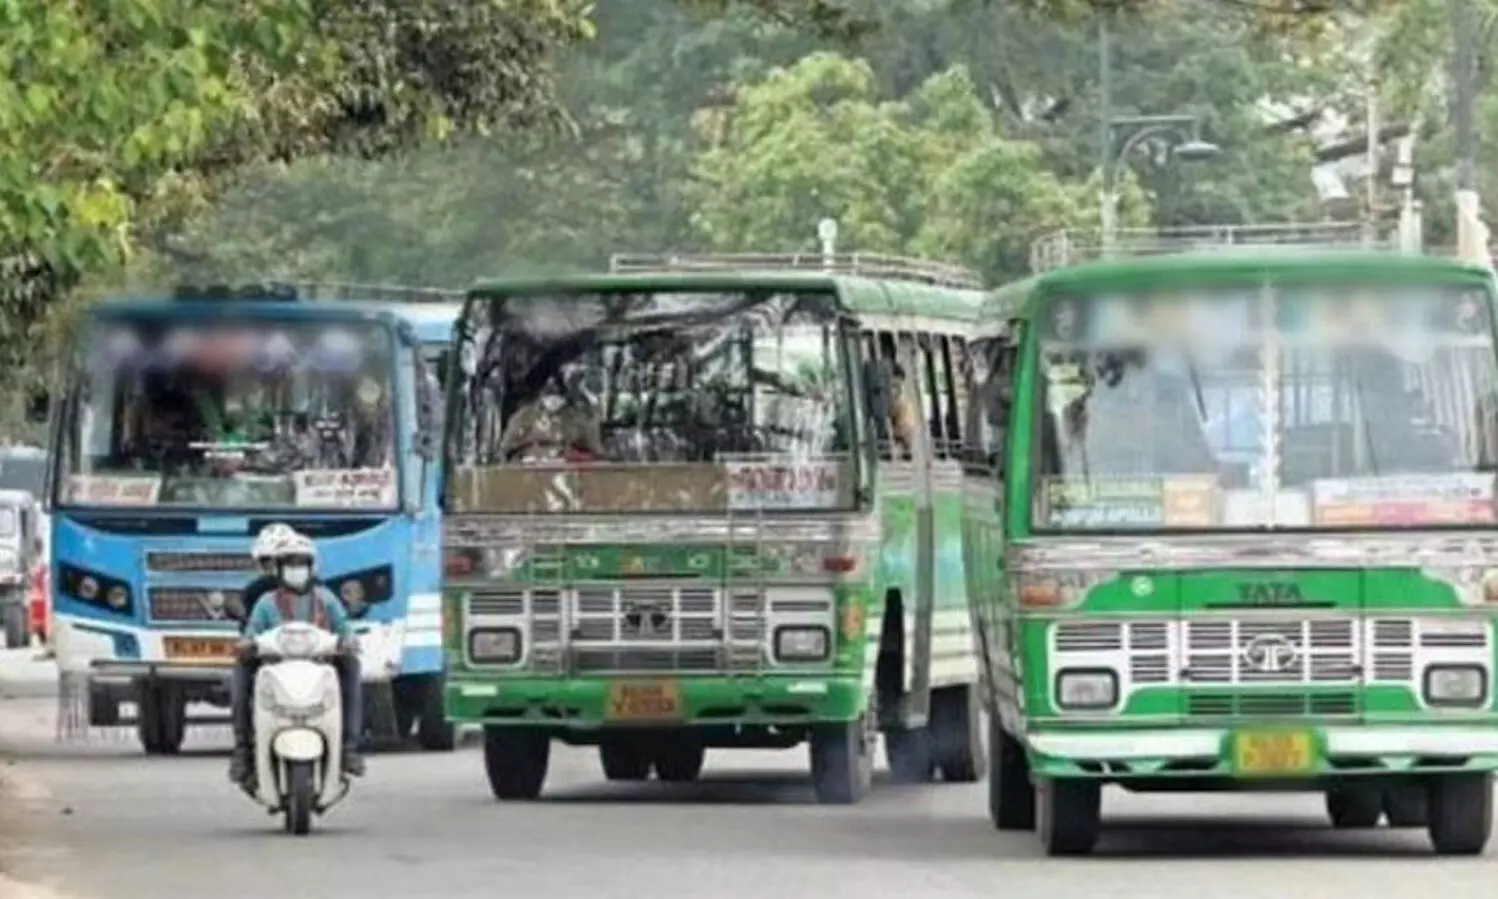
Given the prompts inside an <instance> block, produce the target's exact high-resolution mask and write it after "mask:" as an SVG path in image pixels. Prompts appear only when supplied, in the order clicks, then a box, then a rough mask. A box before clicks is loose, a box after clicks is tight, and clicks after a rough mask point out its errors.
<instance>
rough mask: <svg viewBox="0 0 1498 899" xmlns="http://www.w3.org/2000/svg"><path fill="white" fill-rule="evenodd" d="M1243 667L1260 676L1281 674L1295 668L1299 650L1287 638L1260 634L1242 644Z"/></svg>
mask: <svg viewBox="0 0 1498 899" xmlns="http://www.w3.org/2000/svg"><path fill="white" fill-rule="evenodd" d="M1240 655H1241V658H1242V661H1243V667H1244V668H1247V669H1249V670H1250V671H1257V672H1258V673H1260V674H1283V673H1285V672H1287V671H1289V670H1290V669H1291V668H1293V667H1295V662H1296V660H1297V659H1299V658H1300V650H1299V649H1297V648H1296V646H1295V643H1294V642H1293V641H1291V640H1290V638H1289V637H1284V636H1281V635H1279V634H1260V635H1259V636H1257V637H1254V638H1253V639H1252V640H1249V641H1248V642H1247V643H1245V644H1243V649H1242V651H1241V653H1240Z"/></svg>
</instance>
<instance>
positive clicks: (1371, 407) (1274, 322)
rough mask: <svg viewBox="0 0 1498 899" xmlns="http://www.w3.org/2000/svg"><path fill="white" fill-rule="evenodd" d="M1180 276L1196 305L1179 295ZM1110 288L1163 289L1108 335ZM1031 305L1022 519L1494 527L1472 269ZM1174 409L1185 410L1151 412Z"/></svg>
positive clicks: (1122, 528)
mask: <svg viewBox="0 0 1498 899" xmlns="http://www.w3.org/2000/svg"><path fill="white" fill-rule="evenodd" d="M1422 292H1423V293H1422ZM1191 294H1196V295H1200V296H1203V297H1205V298H1206V299H1207V301H1206V302H1205V303H1202V304H1200V305H1201V306H1203V307H1204V308H1209V310H1210V311H1209V314H1204V315H1195V317H1193V313H1190V312H1187V311H1182V310H1184V309H1185V308H1186V304H1188V303H1190V302H1192V301H1191V300H1188V299H1184V298H1183V297H1184V296H1186V295H1191ZM1229 295H1231V296H1232V297H1235V298H1236V300H1237V302H1234V300H1231V299H1227V297H1228V296H1229ZM1411 297H1414V298H1416V299H1413V300H1412V299H1410V298H1411ZM1214 298H1221V299H1214ZM1110 301H1117V308H1122V307H1123V306H1126V305H1127V304H1129V303H1131V302H1135V301H1142V303H1141V305H1142V307H1143V308H1147V309H1151V310H1165V309H1168V308H1171V306H1172V304H1177V307H1178V308H1173V309H1171V311H1169V312H1168V313H1163V314H1164V315H1165V317H1164V318H1161V317H1158V315H1157V316H1156V317H1154V318H1151V317H1150V316H1149V315H1143V316H1141V317H1140V322H1142V323H1143V324H1136V325H1133V326H1131V327H1132V328H1134V330H1132V331H1129V332H1128V333H1127V334H1126V335H1125V334H1123V333H1122V332H1120V333H1119V334H1117V335H1115V334H1113V333H1112V331H1111V330H1110V329H1113V328H1115V327H1118V326H1117V325H1115V324H1111V323H1110V324H1103V325H1100V324H1097V323H1098V322H1101V321H1102V320H1104V319H1108V320H1109V322H1113V321H1114V320H1115V318H1110V316H1116V313H1115V312H1114V311H1112V310H1106V311H1105V310H1104V307H1105V306H1106V305H1107V304H1108V303H1109V302H1110ZM1152 301H1153V302H1152ZM1234 307H1236V308H1234ZM1036 314H1037V317H1038V320H1039V321H1040V323H1041V327H1038V328H1035V329H1032V334H1033V339H1032V340H1033V345H1032V346H1031V348H1030V353H1031V359H1032V360H1033V374H1034V376H1035V377H1034V381H1033V387H1032V390H1031V391H1030V392H1029V397H1030V400H1029V401H1030V402H1032V403H1033V404H1034V405H1033V407H1032V412H1033V415H1032V419H1031V420H1032V427H1031V428H1030V440H1029V454H1030V459H1029V461H1028V465H1027V475H1028V493H1029V499H1028V501H1027V510H1028V511H1027V515H1026V517H1027V520H1028V525H1029V529H1030V531H1031V532H1032V533H1034V534H1036V535H1037V536H1085V537H1093V536H1140V537H1154V536H1161V535H1172V534H1176V535H1179V534H1193V533H1194V534H1214V535H1231V534H1234V533H1238V534H1242V533H1265V532H1276V533H1279V532H1288V533H1297V532H1305V533H1316V534H1332V533H1339V532H1342V533H1345V532H1350V531H1359V532H1362V531H1379V532H1402V531H1412V530H1470V529H1484V528H1486V529H1492V528H1494V527H1498V486H1495V480H1498V422H1495V418H1494V416H1495V413H1498V339H1495V328H1494V298H1493V295H1492V291H1491V289H1490V288H1489V287H1487V286H1477V285H1473V284H1471V283H1451V282H1445V281H1440V280H1432V281H1430V282H1427V283H1416V284H1395V285H1368V284H1362V283H1359V282H1349V283H1343V284H1327V283H1322V282H1317V283H1314V284H1300V283H1297V282H1296V281H1294V280H1291V279H1262V280H1259V281H1257V282H1254V283H1245V284H1240V285H1214V286H1204V287H1202V288H1201V289H1198V290H1194V291H1193V290H1190V289H1189V288H1188V289H1181V288H1179V287H1173V288H1172V289H1171V290H1169V291H1162V292H1159V293H1157V294H1155V295H1150V293H1149V291H1147V290H1130V291H1120V292H1119V293H1118V294H1117V295H1115V296H1107V297H1104V296H1101V295H1092V296H1083V295H1076V294H1057V295H1054V296H1051V297H1047V298H1045V299H1044V300H1043V301H1042V303H1041V304H1040V305H1039V306H1038V307H1037V313H1036ZM1151 315H1156V313H1153V312H1152V313H1151ZM1235 316H1236V317H1235ZM1401 316H1404V317H1403V318H1401ZM1410 316H1413V317H1410ZM1427 319H1428V320H1429V322H1431V323H1434V324H1431V323H1423V324H1418V326H1415V324H1414V323H1415V322H1416V321H1417V320H1418V321H1419V322H1426V321H1427ZM1437 320H1439V321H1437ZM1390 322H1398V323H1399V324H1398V325H1397V326H1396V325H1391V324H1390ZM1265 323H1268V324H1267V325H1266V324H1265ZM1099 328H1101V329H1102V331H1105V332H1108V333H1106V334H1103V335H1101V336H1099V333H1098V330H1097V329H1099ZM1061 329H1070V330H1073V331H1074V332H1075V333H1076V335H1077V336H1076V337H1075V338H1067V339H1059V338H1058V336H1057V333H1058V330H1061ZM1084 335H1085V336H1084ZM1308 335H1309V336H1308ZM1188 347H1189V349H1188ZM1204 360H1205V361H1204ZM1428 372H1434V374H1429V373H1428ZM1131 379H1132V381H1133V385H1134V386H1132V387H1131V386H1130V382H1131ZM1443 379H1444V380H1443ZM1422 391H1423V392H1422ZM1109 393H1117V394H1118V397H1117V398H1116V399H1114V400H1111V401H1110V400H1108V399H1107V395H1108V394H1109ZM1235 394H1236V396H1237V398H1238V400H1239V402H1238V408H1239V413H1240V414H1239V415H1238V416H1237V417H1236V418H1235V417H1234V415H1233V413H1232V412H1231V411H1229V410H1231V409H1233V408H1234V405H1233V399H1232V397H1233V395H1235ZM1099 397H1102V399H1099ZM1348 397H1351V399H1349V398H1348ZM1245 399H1246V402H1244V400H1245ZM1479 400H1480V402H1479ZM1053 406H1054V407H1055V408H1052V407H1053ZM1110 406H1111V408H1109V407H1110ZM1244 406H1246V407H1247V412H1248V415H1247V416H1244V415H1242V414H1241V413H1242V412H1243V407H1244ZM1453 410H1455V411H1453ZM1188 420H1191V421H1194V423H1195V425H1196V428H1188V429H1187V431H1178V430H1177V429H1175V428H1173V427H1169V426H1166V427H1161V428H1152V427H1151V423H1152V422H1162V423H1164V424H1166V425H1169V424H1170V423H1171V422H1182V423H1184V422H1187V421H1188ZM1484 422H1486V424H1484ZM1197 428H1199V429H1200V430H1199V432H1198V430H1197ZM1271 430H1272V433H1273V435H1274V439H1273V440H1266V439H1265V435H1266V433H1269V432H1270V431H1271ZM1110 431H1111V432H1112V433H1111V435H1110ZM1188 431H1189V433H1188ZM1344 432H1351V434H1352V436H1351V437H1347V436H1345V435H1344ZM1328 435H1330V436H1328ZM1198 438H1200V439H1198ZM1464 452H1465V455H1463V453H1464ZM1161 453H1164V455H1161ZM1068 459H1069V460H1070V461H1067V460H1068ZM1079 460H1081V461H1079ZM1141 460H1145V461H1143V463H1142V464H1141ZM1057 466H1061V467H1060V468H1058V467H1057ZM1068 466H1069V467H1068ZM1266 472H1272V474H1268V475H1266ZM1426 493H1430V494H1432V497H1433V498H1432V497H1426V496H1425V495H1424V494H1426Z"/></svg>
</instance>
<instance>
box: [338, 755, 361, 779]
mask: <svg viewBox="0 0 1498 899" xmlns="http://www.w3.org/2000/svg"><path fill="white" fill-rule="evenodd" d="M343 773H344V774H347V775H348V776H349V777H363V776H364V756H362V755H360V754H359V752H358V750H354V749H345V750H344V751H343Z"/></svg>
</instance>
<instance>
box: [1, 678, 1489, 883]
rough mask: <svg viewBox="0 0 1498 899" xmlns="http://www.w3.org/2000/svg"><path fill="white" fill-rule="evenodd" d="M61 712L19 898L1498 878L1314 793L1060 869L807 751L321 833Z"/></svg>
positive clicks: (1167, 817) (1217, 805) (956, 812)
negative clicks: (821, 766) (821, 771)
mask: <svg viewBox="0 0 1498 899" xmlns="http://www.w3.org/2000/svg"><path fill="white" fill-rule="evenodd" d="M0 661H3V660H0ZM6 671H7V669H6V667H5V665H4V664H0V681H3V680H4V679H5V677H6ZM27 676H28V677H29V676H31V675H27ZM13 677H14V673H13V672H12V678H13ZM0 686H3V684H0ZM21 692H23V693H25V692H28V691H21ZM29 692H30V693H32V694H34V693H35V691H29ZM4 693H5V691H4V690H3V689H0V695H4ZM54 711H55V702H53V701H52V700H50V699H46V698H40V697H36V696H35V695H25V696H21V697H19V698H14V696H13V698H9V699H0V756H4V757H5V758H6V760H5V761H4V762H3V767H0V791H3V795H0V872H4V874H5V875H8V876H9V877H10V878H13V879H11V880H6V879H4V877H3V876H0V899H42V897H46V899H53V897H60V899H162V897H179V896H180V897H199V896H211V897H214V899H240V897H254V899H265V897H266V896H268V895H274V896H284V897H288V899H303V897H305V899H343V897H348V899H355V897H357V899H375V897H395V896H400V897H442V899H466V897H483V899H494V897H495V896H499V895H508V896H513V897H517V899H545V897H573V896H576V897H590V899H591V897H599V899H616V897H617V899H627V897H636V896H638V897H651V899H658V897H663V896H669V897H672V899H676V897H681V899H740V897H743V899H748V897H754V899H762V897H765V896H772V897H776V899H800V897H816V899H836V897H843V896H848V897H855V896H856V897H867V896H870V895H884V896H890V897H896V896H899V897H905V896H910V897H916V899H945V897H984V899H993V897H995V896H1003V897H1005V899H1028V897H1036V899H1040V897H1045V899H1103V897H1150V899H1173V897H1181V899H1187V897H1189V899H1202V897H1209V899H1210V897H1215V896H1229V895H1232V896H1253V897H1260V896H1297V895H1298V896H1307V897H1315V896H1327V897H1357V899H1380V897H1395V896H1399V897H1410V896H1416V895H1424V896H1440V897H1441V899H1460V897H1465V896H1469V895H1470V896H1479V895H1481V896H1484V897H1486V896H1487V895H1489V894H1490V893H1491V891H1492V890H1493V889H1494V886H1493V885H1494V884H1495V883H1498V846H1495V847H1494V850H1493V852H1492V854H1491V855H1490V856H1489V857H1487V858H1484V859H1466V860H1452V859H1440V860H1437V859H1432V858H1430V857H1429V856H1428V852H1427V847H1426V842H1425V837H1424V834H1423V833H1422V832H1419V831H1390V830H1387V829H1383V830H1375V831H1365V832H1341V833H1334V832H1332V831H1331V830H1330V829H1328V827H1327V826H1326V825H1325V823H1324V819H1323V817H1322V812H1321V804H1320V801H1319V799H1317V798H1314V797H1308V796H1283V795H1266V796H1166V797H1150V796H1135V795H1129V794H1125V793H1121V792H1120V793H1116V794H1109V795H1108V796H1107V798H1106V805H1105V814H1106V815H1107V817H1108V820H1109V823H1110V828H1109V830H1108V832H1107V835H1106V836H1105V837H1104V840H1103V843H1102V845H1101V846H1100V848H1099V852H1098V854H1097V856H1096V857H1093V858H1088V859H1080V860H1065V861H1061V860H1052V859H1044V858H1042V857H1040V855H1039V852H1038V849H1037V846H1036V844H1035V841H1034V839H1033V838H1031V837H1030V836H1028V835H1026V834H999V833H998V832H996V831H994V830H993V829H992V828H991V827H990V825H989V822H988V819H987V816H986V812H985V805H984V801H985V800H984V789H983V787H982V786H966V787H963V786H940V785H936V786H930V787H919V788H907V787H894V786H891V785H887V784H886V785H883V786H882V787H881V788H880V789H878V790H877V792H876V793H875V795H874V796H873V797H872V798H871V799H870V800H868V801H866V802H865V803H863V804H862V805H859V806H857V807H852V808H828V807H820V806H818V805H816V804H815V803H814V802H813V800H812V797H811V792H810V789H809V787H808V785H807V782H806V777H805V773H804V762H805V754H804V752H803V751H799V750H793V751H788V752H784V753H751V752H718V753H715V754H710V755H709V760H708V771H707V774H706V775H705V779H704V781H703V782H701V783H699V784H692V785H679V786H670V787H668V786H666V785H661V784H655V783H647V784H627V785H625V784H607V783H605V782H604V781H603V777H602V773H601V772H600V770H599V768H598V763H597V760H596V757H595V756H594V754H593V753H591V752H587V751H582V750H563V751H561V752H559V753H557V754H554V755H553V763H552V777H551V780H550V781H549V782H548V792H547V795H546V797H545V798H544V799H543V800H542V801H540V802H538V803H531V804H500V803H497V802H495V801H494V800H493V799H491V798H490V796H489V792H488V789H487V787H486V785H485V783H484V778H483V774H482V771H481V766H480V760H479V756H478V753H477V752H476V751H475V750H474V749H472V748H467V749H460V750H459V751H458V752H456V753H453V754H450V755H423V754H417V753H409V754H394V755H381V756H375V757H372V758H371V759H370V770H369V776H368V777H367V778H366V779H365V780H364V781H363V782H361V783H359V784H358V785H357V788H356V790H355V791H354V793H353V794H352V795H351V796H350V797H349V798H348V799H347V800H346V801H345V803H344V804H343V805H342V806H340V807H338V808H336V809H334V810H333V811H332V812H331V813H330V814H329V816H328V817H326V818H324V819H322V820H320V821H319V822H318V823H317V825H316V830H315V832H314V833H313V835H312V836H310V837H307V838H301V839H298V838H293V837H288V836H285V835H284V834H282V833H281V831H280V829H279V820H278V819H274V818H271V817H269V816H267V815H266V814H265V813H264V812H262V811H260V810H259V809H258V808H257V807H256V806H254V805H253V804H252V803H250V802H249V801H248V800H247V799H245V798H244V797H243V796H242V795H241V794H239V793H238V792H237V791H235V790H234V789H232V788H231V787H230V785H229V784H228V782H227V781H226V779H225V770H226V768H225V766H226V761H225V757H224V755H223V751H224V748H225V743H224V737H223V734H222V733H209V734H204V735H203V736H202V738H201V739H192V740H190V748H191V750H192V751H191V752H189V753H188V754H186V755H184V756H182V757H178V758H171V759H146V758H144V757H142V756H141V755H140V754H139V752H138V750H137V749H136V747H135V745H134V743H133V742H130V741H129V740H127V739H124V738H123V737H122V738H116V739H108V738H105V737H102V736H100V735H98V734H95V735H93V736H92V737H91V739H90V740H89V741H88V742H87V743H68V744H59V743H57V742H55V741H54V726H53V722H54Z"/></svg>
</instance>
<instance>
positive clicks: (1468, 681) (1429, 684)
mask: <svg viewBox="0 0 1498 899" xmlns="http://www.w3.org/2000/svg"><path fill="white" fill-rule="evenodd" d="M1487 698H1488V678H1487V670H1486V669H1484V668H1483V667H1482V666H1481V665H1431V666H1430V667H1429V668H1426V669H1425V702H1426V703H1427V704H1429V705H1437V706H1455V707H1462V708H1472V707H1475V706H1480V705H1482V704H1483V703H1484V702H1486V701H1487Z"/></svg>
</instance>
